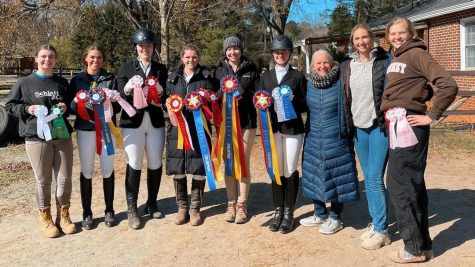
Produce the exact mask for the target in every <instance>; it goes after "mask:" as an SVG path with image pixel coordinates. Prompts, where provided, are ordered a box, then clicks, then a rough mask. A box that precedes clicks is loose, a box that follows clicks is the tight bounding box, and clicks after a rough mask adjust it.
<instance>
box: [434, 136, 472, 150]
mask: <svg viewBox="0 0 475 267" xmlns="http://www.w3.org/2000/svg"><path fill="white" fill-rule="evenodd" d="M429 147H430V149H436V150H438V151H440V152H448V153H450V152H452V151H457V152H475V131H445V132H444V133H441V134H433V135H432V136H431V137H430V141H429Z"/></svg>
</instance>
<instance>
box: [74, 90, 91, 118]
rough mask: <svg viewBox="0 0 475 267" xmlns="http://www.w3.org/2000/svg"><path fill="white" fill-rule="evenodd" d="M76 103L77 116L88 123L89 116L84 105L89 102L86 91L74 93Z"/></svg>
mask: <svg viewBox="0 0 475 267" xmlns="http://www.w3.org/2000/svg"><path fill="white" fill-rule="evenodd" d="M76 99H77V100H78V102H77V114H78V116H79V118H81V119H83V120H86V121H90V120H91V116H89V112H87V108H86V103H87V102H89V94H88V92H87V91H86V90H79V91H78V92H77V93H76Z"/></svg>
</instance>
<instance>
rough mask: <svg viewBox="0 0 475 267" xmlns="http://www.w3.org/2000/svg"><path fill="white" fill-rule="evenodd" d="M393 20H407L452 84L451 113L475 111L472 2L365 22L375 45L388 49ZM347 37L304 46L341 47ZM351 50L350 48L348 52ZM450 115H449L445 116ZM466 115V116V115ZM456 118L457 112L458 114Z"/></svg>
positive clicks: (415, 8)
mask: <svg viewBox="0 0 475 267" xmlns="http://www.w3.org/2000/svg"><path fill="white" fill-rule="evenodd" d="M395 16H404V17H407V18H408V19H409V20H411V21H412V22H413V23H414V25H415V28H416V31H417V33H418V36H419V37H420V38H422V39H423V40H424V42H425V43H426V44H427V47H428V50H429V53H430V54H431V55H432V57H433V58H434V59H435V60H436V61H437V62H438V63H439V64H440V65H441V66H442V67H444V68H445V69H446V70H448V71H449V72H450V74H451V75H452V76H453V77H454V79H455V80H456V82H457V84H458V86H459V88H460V91H461V92H460V93H459V96H458V100H456V102H454V104H453V105H452V106H451V109H452V108H453V109H455V108H456V109H457V110H472V112H473V111H474V110H475V96H472V97H470V96H471V95H473V94H474V93H473V91H475V1H472V0H419V1H414V2H413V3H412V4H409V5H407V6H404V7H402V8H400V9H398V10H396V11H395V12H393V13H390V14H387V15H385V16H383V17H381V18H379V19H377V20H374V21H371V22H369V23H368V24H369V26H370V27H371V29H373V31H374V33H375V36H376V40H375V41H376V42H378V43H379V44H380V45H381V46H382V47H385V48H388V45H387V44H386V42H385V40H384V31H385V26H386V24H387V23H388V22H389V20H390V19H392V18H393V17H395ZM348 37H349V35H346V36H334V37H333V38H332V37H321V38H309V39H307V40H306V44H307V45H312V44H318V43H322V42H321V41H322V40H323V39H325V38H326V39H327V40H325V41H328V38H330V39H332V41H333V42H336V43H337V44H338V45H337V46H341V44H342V43H346V44H348V47H349V48H350V47H351V45H350V44H349V42H348ZM350 49H351V48H350ZM447 113H449V114H450V112H447ZM466 113H470V112H466ZM459 114H460V112H459ZM444 122H456V123H472V124H473V123H475V115H471V114H470V115H458V116H448V117H447V119H445V121H444Z"/></svg>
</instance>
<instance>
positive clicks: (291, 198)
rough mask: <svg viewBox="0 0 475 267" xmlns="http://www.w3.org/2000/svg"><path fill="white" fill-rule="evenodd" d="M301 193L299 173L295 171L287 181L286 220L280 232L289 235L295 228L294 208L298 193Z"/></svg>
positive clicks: (283, 221) (281, 225)
mask: <svg viewBox="0 0 475 267" xmlns="http://www.w3.org/2000/svg"><path fill="white" fill-rule="evenodd" d="M298 191H299V172H298V171H294V173H292V175H291V176H290V177H289V178H288V179H287V188H286V190H285V208H284V219H283V220H282V223H281V224H280V228H279V232H281V233H282V234H287V233H289V232H290V231H292V228H293V227H294V208H295V202H296V201H297V193H298Z"/></svg>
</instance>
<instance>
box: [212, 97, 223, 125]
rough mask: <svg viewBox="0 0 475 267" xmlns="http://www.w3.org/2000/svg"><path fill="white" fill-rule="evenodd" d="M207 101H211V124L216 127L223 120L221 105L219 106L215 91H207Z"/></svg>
mask: <svg viewBox="0 0 475 267" xmlns="http://www.w3.org/2000/svg"><path fill="white" fill-rule="evenodd" d="M209 102H211V110H212V113H213V124H214V125H215V126H217V127H219V125H221V121H223V116H222V115H223V114H222V112H221V107H220V106H219V102H218V94H217V93H214V92H213V93H209Z"/></svg>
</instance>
